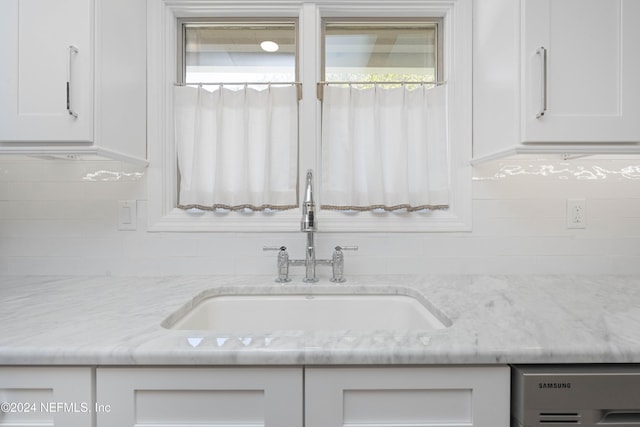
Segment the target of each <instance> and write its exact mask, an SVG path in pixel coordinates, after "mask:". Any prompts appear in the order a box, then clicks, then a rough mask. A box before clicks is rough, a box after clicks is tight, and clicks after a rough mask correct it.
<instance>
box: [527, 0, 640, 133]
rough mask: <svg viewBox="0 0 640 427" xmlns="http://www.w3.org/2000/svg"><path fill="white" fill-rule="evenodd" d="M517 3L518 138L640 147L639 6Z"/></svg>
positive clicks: (584, 0)
mask: <svg viewBox="0 0 640 427" xmlns="http://www.w3.org/2000/svg"><path fill="white" fill-rule="evenodd" d="M522 5H523V6H522V7H523V10H522V12H523V13H522V16H523V22H522V59H521V60H522V70H523V73H524V82H523V85H522V90H523V94H522V95H523V96H522V100H523V103H522V110H523V112H524V114H523V116H522V140H523V141H525V142H576V141H579V142H609V141H610V142H639V141H640V120H638V118H639V117H640V80H639V79H638V76H639V75H640V48H639V47H638V45H640V27H639V26H638V25H637V20H638V18H639V17H640V2H638V1H637V0H524V1H523V3H522ZM545 76H546V77H545Z"/></svg>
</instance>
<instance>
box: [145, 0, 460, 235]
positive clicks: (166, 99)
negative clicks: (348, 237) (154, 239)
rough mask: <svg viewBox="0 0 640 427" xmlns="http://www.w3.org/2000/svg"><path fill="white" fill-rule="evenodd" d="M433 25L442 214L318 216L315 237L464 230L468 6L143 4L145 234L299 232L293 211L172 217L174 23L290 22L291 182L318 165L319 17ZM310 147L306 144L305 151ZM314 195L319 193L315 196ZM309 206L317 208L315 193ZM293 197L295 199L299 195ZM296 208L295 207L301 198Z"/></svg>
mask: <svg viewBox="0 0 640 427" xmlns="http://www.w3.org/2000/svg"><path fill="white" fill-rule="evenodd" d="M406 16H411V17H441V18H442V19H443V32H444V34H443V35H442V36H443V37H444V46H443V49H444V55H443V56H444V61H445V62H444V79H443V80H446V81H447V90H448V106H447V108H448V132H449V141H450V144H449V145H450V147H449V149H450V165H449V166H450V171H451V172H450V180H451V202H450V208H449V209H448V210H443V211H431V212H428V213H416V212H412V213H398V212H386V213H375V212H360V213H358V214H347V213H342V212H334V211H325V210H319V211H318V214H317V215H318V223H319V229H320V231H321V232H328V231H331V232H333V231H338V232H342V231H344V232H441V231H442V232H448V231H470V230H471V204H472V195H471V184H472V182H471V165H470V159H471V150H472V127H471V124H472V116H471V114H472V111H471V108H472V86H471V84H472V61H471V58H472V39H471V36H472V31H471V30H472V27H471V23H472V2H471V0H443V1H440V0H399V1H391V2H390V1H382V0H369V1H358V0H343V1H340V0H279V1H277V2H273V1H266V0H236V1H233V0H210V1H197V2H194V1H192V0H147V18H148V19H147V61H148V64H147V69H148V71H147V144H148V155H149V163H150V165H149V170H148V198H149V200H148V221H149V222H148V230H149V231H180V232H189V231H233V232H237V231H244V232H282V231H299V229H300V218H301V211H300V209H292V210H288V211H283V212H276V213H273V214H264V213H260V212H254V213H241V212H230V213H225V214H216V213H211V212H203V213H201V214H197V215H196V214H193V213H189V212H186V211H183V210H181V209H178V208H176V207H175V206H176V204H177V200H176V198H177V166H176V165H177V163H176V154H175V153H176V150H175V145H174V141H173V137H172V135H173V134H174V130H173V113H172V102H171V99H172V88H173V83H174V82H176V81H177V75H176V73H177V67H176V61H177V57H178V55H177V49H178V47H177V42H176V40H177V31H178V28H177V19H176V18H183V17H216V18H242V17H254V18H255V17H270V18H282V17H296V18H298V23H299V27H298V28H299V35H298V36H299V37H298V43H299V45H298V54H299V58H298V62H299V67H300V68H299V73H300V81H302V82H303V85H302V100H301V101H300V104H299V108H300V114H299V120H300V124H299V128H300V135H299V141H300V146H299V162H298V169H299V180H298V182H304V181H305V180H304V176H305V175H306V171H307V169H313V170H314V171H317V172H316V177H315V185H316V187H319V185H320V181H321V180H320V177H319V175H318V173H319V171H321V168H320V159H321V147H320V143H319V142H320V140H321V135H320V129H321V123H320V119H321V117H320V116H321V109H322V107H321V103H320V101H318V99H317V97H316V82H318V81H320V76H321V69H320V67H321V64H322V61H321V49H320V47H321V42H322V40H321V37H322V31H321V30H322V18H324V17H347V18H350V17H371V18H380V17H384V18H389V17H398V18H401V17H406ZM309 141H313V142H312V143H311V142H309ZM318 190H319V189H318ZM318 190H317V191H316V192H315V193H316V194H317V195H318V196H317V199H316V204H317V205H319V204H320V203H321V200H319V195H320V191H318ZM299 191H304V189H303V188H300V189H299ZM300 200H301V198H300Z"/></svg>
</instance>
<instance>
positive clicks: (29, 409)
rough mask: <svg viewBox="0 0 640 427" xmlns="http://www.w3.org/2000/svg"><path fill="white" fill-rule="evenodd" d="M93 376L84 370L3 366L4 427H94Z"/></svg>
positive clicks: (0, 370) (1, 421) (1, 416)
mask: <svg viewBox="0 0 640 427" xmlns="http://www.w3.org/2000/svg"><path fill="white" fill-rule="evenodd" d="M93 390H94V385H93V375H92V370H91V368H84V367H0V403H1V404H2V408H1V410H0V427H1V426H11V427H14V426H21V427H42V426H52V427H91V426H93V425H94V423H93V410H94V408H93Z"/></svg>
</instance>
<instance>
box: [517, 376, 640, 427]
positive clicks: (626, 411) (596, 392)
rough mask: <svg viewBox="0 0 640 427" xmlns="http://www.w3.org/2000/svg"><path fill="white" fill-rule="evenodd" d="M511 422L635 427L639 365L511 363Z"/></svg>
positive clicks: (528, 426)
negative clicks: (512, 364)
mask: <svg viewBox="0 0 640 427" xmlns="http://www.w3.org/2000/svg"><path fill="white" fill-rule="evenodd" d="M511 426H512V427H562V426H580V427H584V426H586V427H590V426H599V427H636V426H640V365H514V366H512V371H511Z"/></svg>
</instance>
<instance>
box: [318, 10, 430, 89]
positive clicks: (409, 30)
mask: <svg viewBox="0 0 640 427" xmlns="http://www.w3.org/2000/svg"><path fill="white" fill-rule="evenodd" d="M437 46H438V42H437V23H435V22H401V23H399V22H395V23H385V22H380V23H375V22H374V23H371V22H366V23H364V22H362V23H358V22H326V23H325V39H324V51H325V52H324V55H325V56H324V63H325V70H324V72H325V75H324V80H326V81H354V82H355V81H358V82H360V81H431V80H437V76H438V71H437V70H438V55H437V51H438V49H437Z"/></svg>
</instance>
